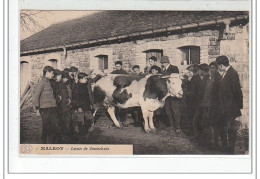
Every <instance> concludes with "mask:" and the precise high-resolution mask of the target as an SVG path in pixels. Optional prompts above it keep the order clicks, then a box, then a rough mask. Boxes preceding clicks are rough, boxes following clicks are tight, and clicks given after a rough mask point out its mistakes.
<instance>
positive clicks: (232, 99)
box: [219, 67, 243, 118]
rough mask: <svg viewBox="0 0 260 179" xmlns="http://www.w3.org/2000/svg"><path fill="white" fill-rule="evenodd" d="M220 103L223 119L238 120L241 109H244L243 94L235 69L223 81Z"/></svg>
mask: <svg viewBox="0 0 260 179" xmlns="http://www.w3.org/2000/svg"><path fill="white" fill-rule="evenodd" d="M219 102H220V111H221V115H222V116H223V117H225V118H236V117H239V116H241V111H240V109H243V94H242V90H241V86H240V82H239V76H238V73H237V72H236V70H235V69H234V68H233V67H230V68H229V69H228V70H227V72H226V74H225V76H224V78H222V79H221V82H220V89H219Z"/></svg>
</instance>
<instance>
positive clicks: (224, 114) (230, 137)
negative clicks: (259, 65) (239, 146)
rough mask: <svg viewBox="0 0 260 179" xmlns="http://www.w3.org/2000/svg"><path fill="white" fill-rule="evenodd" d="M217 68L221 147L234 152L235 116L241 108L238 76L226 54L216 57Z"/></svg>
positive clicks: (241, 100) (237, 115)
mask: <svg viewBox="0 0 260 179" xmlns="http://www.w3.org/2000/svg"><path fill="white" fill-rule="evenodd" d="M216 62H217V64H218V69H219V71H220V72H222V73H223V74H222V79H221V82H220V91H219V99H220V115H221V118H222V119H223V125H224V126H225V129H226V130H225V134H224V136H225V137H224V141H223V144H222V145H223V149H224V150H226V152H227V153H228V154H234V153H235V143H236V133H237V130H238V121H236V118H237V117H239V116H241V111H240V109H243V94H242V91H241V86H240V82H239V76H238V73H237V71H236V70H234V68H233V67H232V66H230V65H229V60H228V58H227V57H226V56H219V57H217V59H216Z"/></svg>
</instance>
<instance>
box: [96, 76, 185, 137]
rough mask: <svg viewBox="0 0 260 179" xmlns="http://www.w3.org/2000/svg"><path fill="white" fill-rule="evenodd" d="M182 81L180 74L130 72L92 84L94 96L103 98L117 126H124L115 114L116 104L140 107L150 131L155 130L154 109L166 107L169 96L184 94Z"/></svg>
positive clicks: (145, 125) (146, 128)
mask: <svg viewBox="0 0 260 179" xmlns="http://www.w3.org/2000/svg"><path fill="white" fill-rule="evenodd" d="M181 84H182V81H181V79H180V77H179V74H172V75H171V76H152V75H146V76H144V77H142V78H138V79H134V78H132V77H131V76H127V75H112V74H109V75H107V76H105V77H103V78H101V79H100V80H99V81H97V82H96V83H95V84H94V85H93V93H94V98H96V99H97V98H98V99H99V100H100V101H103V103H104V105H105V106H107V112H108V114H109V115H110V117H111V119H112V121H113V123H114V124H115V126H116V127H118V128H121V126H120V123H119V122H118V120H117V118H116V115H115V107H119V108H123V109H126V108H130V107H141V110H142V114H143V119H144V130H145V132H146V133H149V132H153V131H156V129H155V127H154V123H153V116H154V111H155V110H157V109H159V108H162V107H163V106H164V103H165V99H166V98H167V97H168V96H175V97H177V98H181V97H182V94H183V91H182V87H181ZM95 101H97V100H95Z"/></svg>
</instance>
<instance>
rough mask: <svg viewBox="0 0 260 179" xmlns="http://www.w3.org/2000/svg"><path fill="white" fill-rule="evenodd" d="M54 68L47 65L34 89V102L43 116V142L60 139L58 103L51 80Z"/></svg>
mask: <svg viewBox="0 0 260 179" xmlns="http://www.w3.org/2000/svg"><path fill="white" fill-rule="evenodd" d="M53 73H54V69H53V68H52V67H51V66H45V67H44V69H43V77H42V79H41V80H40V81H39V82H38V83H37V85H36V87H35V89H34V91H33V95H32V97H33V104H34V106H35V108H36V110H39V112H40V114H41V117H42V137H41V139H42V143H44V144H46V143H57V139H58V132H57V129H58V114H57V103H56V100H55V97H54V93H53V88H52V86H51V82H50V80H51V79H52V78H53Z"/></svg>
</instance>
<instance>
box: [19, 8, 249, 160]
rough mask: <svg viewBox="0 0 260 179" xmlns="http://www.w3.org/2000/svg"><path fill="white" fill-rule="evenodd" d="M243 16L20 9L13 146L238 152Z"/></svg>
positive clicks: (244, 112)
mask: <svg viewBox="0 0 260 179" xmlns="http://www.w3.org/2000/svg"><path fill="white" fill-rule="evenodd" d="M249 14H250V13H249V11H169V10H103V11H100V10H99V11H90V10H87V11H82V10H81V11H79V10H78V11H69V10H63V11H61V10H59V11H57V10H35V9H34V10H29V9H22V10H20V14H19V15H20V20H19V21H20V24H19V25H20V39H19V40H20V52H19V53H20V54H19V55H20V120H19V121H20V124H19V128H20V151H19V153H20V154H30V152H31V151H33V150H37V151H35V153H36V154H53V153H52V152H61V153H62V154H64V153H63V152H64V151H63V152H62V151H61V150H63V148H62V147H64V146H65V147H66V146H69V149H68V150H69V151H68V153H71V154H73V152H74V151H75V150H88V152H89V150H92V152H94V153H95V152H97V151H98V152H99V153H98V154H101V155H105V154H113V155H119V154H127V155H128V154H129V155H245V156H246V155H248V154H249V151H250V149H249V148H250V147H249V146H250V144H249V136H250V133H251V129H250V117H249V116H250V95H249V92H250V90H251V89H250V78H249V76H250V65H249V64H250V63H249V62H250V60H249V54H250V41H249V39H250V38H249V37H250V20H249ZM37 146H38V147H37ZM39 146H40V147H39ZM57 146H58V147H57ZM77 146H78V147H77ZM59 147H60V148H59ZM117 147H118V148H117ZM73 150H74V151H73ZM46 151H47V153H46ZM77 152H80V151H77ZM65 153H66V152H65ZM55 154H56V153H55ZM81 154H84V151H82V153H81ZM86 154H92V153H86Z"/></svg>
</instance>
